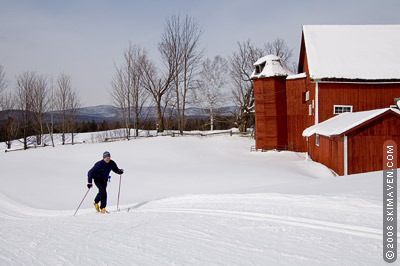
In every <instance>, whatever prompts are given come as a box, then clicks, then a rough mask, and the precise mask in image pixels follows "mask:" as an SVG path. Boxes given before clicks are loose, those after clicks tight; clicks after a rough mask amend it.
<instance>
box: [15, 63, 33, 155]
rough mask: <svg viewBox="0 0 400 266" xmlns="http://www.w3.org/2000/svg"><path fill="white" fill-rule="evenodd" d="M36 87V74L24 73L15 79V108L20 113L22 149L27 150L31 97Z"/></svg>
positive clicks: (30, 118)
mask: <svg viewBox="0 0 400 266" xmlns="http://www.w3.org/2000/svg"><path fill="white" fill-rule="evenodd" d="M35 86H36V73H35V72H29V71H26V72H24V73H22V74H20V75H19V76H18V77H17V92H16V93H17V94H16V100H17V106H18V109H19V110H21V111H22V127H23V142H24V149H25V150H26V149H28V141H29V140H28V136H29V133H30V124H31V121H32V101H31V99H32V98H31V95H32V93H33V91H34V88H35Z"/></svg>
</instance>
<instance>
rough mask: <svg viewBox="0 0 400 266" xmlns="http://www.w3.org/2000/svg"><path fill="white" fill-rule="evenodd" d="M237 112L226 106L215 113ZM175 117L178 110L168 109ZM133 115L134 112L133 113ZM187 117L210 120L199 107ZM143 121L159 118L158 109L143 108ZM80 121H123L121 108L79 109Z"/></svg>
mask: <svg viewBox="0 0 400 266" xmlns="http://www.w3.org/2000/svg"><path fill="white" fill-rule="evenodd" d="M234 110H235V107H234V106H226V107H221V108H216V109H215V113H216V114H218V115H221V116H230V115H232V114H233V112H234ZM171 112H172V115H173V116H176V115H177V112H176V110H172V108H169V107H168V108H167V109H166V110H165V114H166V116H169V114H171ZM131 114H132V115H133V110H132V113H131ZM185 115H186V117H188V118H203V119H205V118H208V113H207V110H206V109H202V108H199V107H189V108H186V110H185ZM139 117H140V119H141V120H151V119H156V118H157V109H156V107H143V109H142V112H141V114H140V116H139ZM77 120H78V121H93V120H94V121H96V122H102V121H107V122H113V121H117V120H121V112H120V108H118V107H115V106H112V105H97V106H89V107H83V108H79V109H78V117H77Z"/></svg>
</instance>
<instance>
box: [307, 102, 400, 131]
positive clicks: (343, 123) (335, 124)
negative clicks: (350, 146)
mask: <svg viewBox="0 0 400 266" xmlns="http://www.w3.org/2000/svg"><path fill="white" fill-rule="evenodd" d="M388 111H393V112H395V113H397V114H399V115H400V110H399V109H397V108H383V109H375V110H370V111H363V112H354V113H351V112H348V113H343V114H339V115H337V116H334V117H332V118H330V119H328V120H325V121H324V122H321V123H319V124H317V125H314V126H311V127H309V128H306V129H305V130H304V131H303V137H310V136H312V135H314V134H319V135H323V136H328V137H329V136H337V135H341V134H343V133H345V132H347V131H348V130H350V129H352V128H354V127H356V126H359V125H361V124H363V123H365V122H367V121H368V120H371V119H373V118H375V117H377V116H379V115H381V114H383V113H385V112H388Z"/></svg>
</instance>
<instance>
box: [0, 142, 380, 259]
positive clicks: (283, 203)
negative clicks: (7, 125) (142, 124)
mask: <svg viewBox="0 0 400 266" xmlns="http://www.w3.org/2000/svg"><path fill="white" fill-rule="evenodd" d="M79 138H80V140H81V141H83V140H85V139H90V138H92V137H91V136H90V134H81V135H79ZM92 139H93V138H92ZM252 145H254V143H253V140H251V139H248V138H241V137H238V136H233V137H230V136H213V137H203V138H199V137H175V138H173V137H156V138H146V139H136V140H131V141H120V142H112V143H88V144H82V145H74V146H71V145H67V146H57V147H56V148H52V147H46V148H39V149H30V150H27V151H16V152H10V153H4V152H1V153H0V162H1V166H2V170H3V171H2V175H1V176H0V181H1V184H2V185H1V186H0V203H1V208H0V225H1V226H0V241H1V242H2V243H1V248H0V265H385V263H384V261H383V259H382V229H381V227H382V200H381V198H382V172H375V173H368V174H362V175H354V176H348V177H335V176H334V175H333V174H332V173H331V171H330V170H329V169H327V168H326V167H324V166H323V165H321V164H318V163H315V162H312V161H310V160H306V156H305V154H303V153H293V152H274V151H271V152H265V153H260V152H250V147H251V146H252ZM2 148H4V145H2ZM105 150H108V151H110V153H111V156H112V159H113V160H115V161H116V162H117V164H118V166H119V167H120V168H123V169H124V170H125V174H124V175H123V176H122V189H121V200H120V203H121V204H122V206H121V211H120V212H116V206H115V205H116V201H117V194H118V182H119V176H117V175H115V174H112V179H111V183H109V186H108V196H109V198H108V209H109V210H110V211H111V213H110V214H105V215H101V214H97V213H95V211H94V208H93V206H92V204H93V198H94V197H95V195H96V189H95V188H94V189H91V190H90V192H89V194H88V197H87V198H86V200H85V202H84V203H83V205H82V207H81V209H80V210H79V212H78V213H77V216H75V217H73V216H72V215H73V213H74V211H75V209H76V207H77V206H78V204H79V202H80V201H81V199H82V197H83V196H84V194H85V193H86V191H87V188H86V182H87V178H86V174H87V171H88V170H89V169H90V168H91V167H92V166H93V164H94V163H95V162H96V161H97V160H100V159H101V155H102V153H103V151H105Z"/></svg>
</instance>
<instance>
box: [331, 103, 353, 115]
mask: <svg viewBox="0 0 400 266" xmlns="http://www.w3.org/2000/svg"><path fill="white" fill-rule="evenodd" d="M346 112H353V106H352V105H334V106H333V113H334V114H335V115H337V114H341V113H346Z"/></svg>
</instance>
